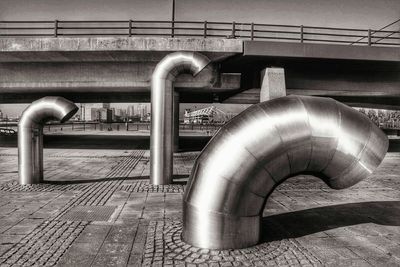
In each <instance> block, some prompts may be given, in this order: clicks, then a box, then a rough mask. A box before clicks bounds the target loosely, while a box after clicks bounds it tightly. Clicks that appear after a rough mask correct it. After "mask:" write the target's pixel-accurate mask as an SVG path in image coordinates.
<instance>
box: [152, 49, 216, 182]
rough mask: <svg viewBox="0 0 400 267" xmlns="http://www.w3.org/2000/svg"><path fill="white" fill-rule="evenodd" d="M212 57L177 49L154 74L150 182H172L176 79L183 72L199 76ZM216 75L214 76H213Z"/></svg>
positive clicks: (157, 67)
mask: <svg viewBox="0 0 400 267" xmlns="http://www.w3.org/2000/svg"><path fill="white" fill-rule="evenodd" d="M209 63H210V60H209V59H208V58H207V57H206V56H204V55H202V54H199V53H195V52H174V53H171V54H168V55H167V56H165V57H164V58H163V59H162V60H161V61H160V62H159V63H158V64H157V66H156V68H155V70H154V72H153V75H152V77H151V129H150V183H151V184H155V185H162V184H170V183H171V182H172V174H173V172H172V164H173V147H174V145H173V142H174V137H173V117H174V111H173V102H174V85H173V84H174V81H175V78H176V76H178V75H179V74H181V73H183V72H190V73H192V75H193V76H196V75H197V74H198V73H199V72H201V71H202V70H203V69H204V68H206V67H207V66H208V64H209ZM210 77H212V75H210Z"/></svg>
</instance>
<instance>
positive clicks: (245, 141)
mask: <svg viewBox="0 0 400 267" xmlns="http://www.w3.org/2000/svg"><path fill="white" fill-rule="evenodd" d="M387 148H388V139H387V137H386V135H385V134H384V133H383V132H382V131H381V130H380V129H379V128H378V127H377V126H376V125H374V124H373V123H372V122H371V121H370V120H369V119H368V118H367V117H366V116H364V115H362V114H361V113H359V112H357V111H356V110H354V109H352V108H350V107H348V106H346V105H344V104H341V103H339V102H337V101H335V100H333V99H329V98H319V97H304V96H287V97H282V98H277V99H274V100H271V101H266V102H263V103H260V104H257V105H254V106H251V107H250V108H248V109H247V110H245V111H244V112H242V113H241V114H239V115H238V116H237V117H235V118H234V119H233V120H231V121H230V122H229V123H228V124H227V125H225V126H224V127H223V128H222V129H220V131H219V132H218V133H217V134H216V135H215V136H214V137H213V138H212V139H211V141H210V142H209V143H208V144H207V146H206V147H205V148H204V150H203V151H202V153H201V154H200V155H199V157H198V158H197V160H196V162H195V165H194V168H193V170H192V173H191V176H190V178H189V182H188V185H187V187H186V192H185V196H184V211H183V212H184V215H183V216H184V217H183V223H184V224H183V227H184V228H183V239H184V240H185V241H186V242H187V243H189V244H191V245H194V246H197V247H202V248H208V249H228V248H243V247H248V246H251V245H255V244H257V243H258V242H259V238H260V221H261V218H262V212H263V210H264V207H265V203H266V200H267V198H268V196H269V195H270V194H271V192H272V191H273V190H274V188H275V187H276V186H277V185H279V184H280V183H281V182H283V181H284V180H286V179H287V178H289V177H291V176H295V175H297V174H299V173H310V174H313V175H315V176H317V177H319V178H321V179H322V180H323V181H324V182H325V183H326V184H327V185H329V186H330V187H331V188H334V189H342V188H347V187H349V186H352V185H354V184H356V183H357V182H359V181H360V180H362V179H363V178H365V177H366V176H368V175H369V174H370V173H371V172H373V171H374V170H375V168H376V167H377V166H378V165H379V164H380V163H381V161H382V160H383V158H384V156H385V154H386V151H387Z"/></svg>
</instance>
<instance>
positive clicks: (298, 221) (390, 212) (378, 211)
mask: <svg viewBox="0 0 400 267" xmlns="http://www.w3.org/2000/svg"><path fill="white" fill-rule="evenodd" d="M363 223H375V224H379V225H388V226H400V201H376V202H360V203H348V204H340V205H332V206H325V207H318V208H312V209H306V210H299V211H293V212H287V213H282V214H277V215H271V216H267V217H264V218H263V219H262V224H261V233H262V237H261V242H270V241H277V240H282V239H287V238H296V237H302V236H306V235H310V234H314V233H318V232H323V231H327V230H331V229H336V228H340V227H345V226H351V225H358V224H363Z"/></svg>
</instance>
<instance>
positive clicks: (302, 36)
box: [300, 25, 304, 43]
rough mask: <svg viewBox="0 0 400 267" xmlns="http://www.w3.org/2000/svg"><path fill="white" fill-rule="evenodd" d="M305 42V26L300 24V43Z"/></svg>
mask: <svg viewBox="0 0 400 267" xmlns="http://www.w3.org/2000/svg"><path fill="white" fill-rule="evenodd" d="M303 42H304V26H303V25H300V43H303Z"/></svg>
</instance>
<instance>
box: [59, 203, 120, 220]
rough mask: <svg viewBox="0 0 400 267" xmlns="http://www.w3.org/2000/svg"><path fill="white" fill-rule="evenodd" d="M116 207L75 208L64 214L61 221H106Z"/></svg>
mask: <svg viewBox="0 0 400 267" xmlns="http://www.w3.org/2000/svg"><path fill="white" fill-rule="evenodd" d="M115 209H116V206H76V207H73V208H71V209H70V210H69V211H68V212H67V213H65V214H64V215H63V216H62V217H61V218H60V220H63V221H87V222H91V221H108V220H109V219H110V217H111V215H112V214H113V213H114V211H115Z"/></svg>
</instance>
